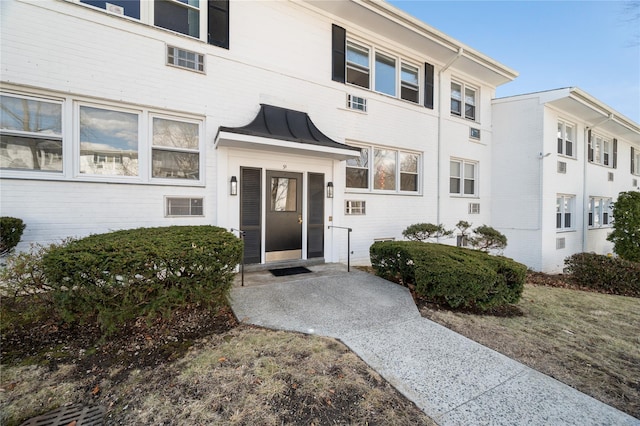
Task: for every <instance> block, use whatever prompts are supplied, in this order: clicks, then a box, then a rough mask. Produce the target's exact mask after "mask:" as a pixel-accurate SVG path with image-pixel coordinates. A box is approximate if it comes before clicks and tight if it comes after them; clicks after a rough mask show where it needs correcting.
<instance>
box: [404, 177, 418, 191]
mask: <svg viewBox="0 0 640 426" xmlns="http://www.w3.org/2000/svg"><path fill="white" fill-rule="evenodd" d="M400 190H402V191H417V190H418V175H414V174H407V173H400Z"/></svg>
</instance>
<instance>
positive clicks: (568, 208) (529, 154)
mask: <svg viewBox="0 0 640 426" xmlns="http://www.w3.org/2000/svg"><path fill="white" fill-rule="evenodd" d="M493 125H494V138H493V142H494V146H493V165H494V168H495V169H496V172H495V173H494V176H497V174H498V173H500V174H501V175H502V178H499V179H498V178H494V180H493V186H492V194H493V197H492V204H491V205H492V217H491V222H492V225H493V226H494V227H495V228H496V229H498V230H500V231H501V232H502V233H504V234H505V235H506V236H507V238H508V240H509V244H508V246H507V249H506V250H505V255H506V256H509V257H513V258H514V259H516V260H518V261H520V262H522V263H524V264H526V265H527V266H529V267H530V268H532V269H534V270H540V271H546V272H562V270H563V268H564V259H565V258H566V257H567V256H570V255H572V254H574V253H580V252H594V253H598V254H609V253H612V251H613V245H612V243H610V242H608V241H607V240H606V237H607V235H608V234H609V232H611V223H612V216H611V203H612V202H614V201H615V200H616V198H617V196H618V194H619V193H620V192H623V191H632V190H639V189H640V187H639V181H640V126H639V125H638V124H637V123H635V122H633V121H632V120H630V119H628V118H626V117H624V116H623V115H621V114H620V113H618V112H616V111H615V110H613V109H612V108H610V107H608V106H607V105H604V104H603V103H602V102H600V101H598V100H597V99H594V98H593V97H591V96H589V95H588V94H587V93H585V92H583V91H582V90H580V89H577V88H573V87H571V88H565V89H557V90H550V91H546V92H540V93H532V94H527V95H520V96H512V97H507V98H501V99H496V100H494V102H493ZM498 170H499V172H498Z"/></svg>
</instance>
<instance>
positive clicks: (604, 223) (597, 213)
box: [587, 197, 613, 229]
mask: <svg viewBox="0 0 640 426" xmlns="http://www.w3.org/2000/svg"><path fill="white" fill-rule="evenodd" d="M612 225H613V202H612V199H611V197H589V205H588V206H587V226H588V227H589V229H598V228H611V226H612Z"/></svg>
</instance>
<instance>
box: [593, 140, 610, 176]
mask: <svg viewBox="0 0 640 426" xmlns="http://www.w3.org/2000/svg"><path fill="white" fill-rule="evenodd" d="M591 149H592V150H593V156H592V158H593V159H592V160H591V163H593V164H599V165H601V166H604V167H609V168H613V139H612V138H609V137H606V136H603V135H600V134H598V133H595V132H594V133H592V134H591Z"/></svg>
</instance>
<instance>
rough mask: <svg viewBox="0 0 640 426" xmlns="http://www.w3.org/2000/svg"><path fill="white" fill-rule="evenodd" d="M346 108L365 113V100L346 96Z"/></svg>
mask: <svg viewBox="0 0 640 426" xmlns="http://www.w3.org/2000/svg"><path fill="white" fill-rule="evenodd" d="M347 108H349V109H355V110H358V111H362V112H367V99H366V98H361V97H360V96H354V95H347Z"/></svg>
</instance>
